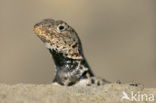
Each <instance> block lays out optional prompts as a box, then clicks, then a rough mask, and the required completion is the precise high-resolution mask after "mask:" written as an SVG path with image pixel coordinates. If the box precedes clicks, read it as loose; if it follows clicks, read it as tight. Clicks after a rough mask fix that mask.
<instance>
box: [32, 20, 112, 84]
mask: <svg viewBox="0 0 156 103" xmlns="http://www.w3.org/2000/svg"><path fill="white" fill-rule="evenodd" d="M34 33H35V34H36V35H37V36H38V37H39V38H40V39H41V40H42V41H43V43H45V45H46V47H47V48H48V49H49V51H50V53H51V54H52V57H53V59H54V62H55V65H56V75H55V79H54V81H53V82H54V83H57V84H60V85H65V86H71V85H85V86H90V85H96V86H99V85H104V84H105V83H109V82H108V81H106V80H104V79H98V78H96V77H94V74H93V72H92V71H91V69H90V67H89V65H88V63H87V61H86V59H85V57H84V55H83V51H82V46H81V41H80V39H79V37H78V35H77V33H76V31H75V30H74V29H73V28H72V27H71V26H69V25H68V24H67V23H66V22H64V21H62V20H54V19H45V20H43V21H41V22H39V23H37V24H35V25H34Z"/></svg>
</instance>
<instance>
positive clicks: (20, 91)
mask: <svg viewBox="0 0 156 103" xmlns="http://www.w3.org/2000/svg"><path fill="white" fill-rule="evenodd" d="M123 92H125V93H127V95H128V96H129V97H130V99H131V100H132V98H131V94H132V92H133V93H134V95H135V94H136V98H137V100H139V98H140V100H141V99H142V98H141V95H142V94H147V98H145V96H144V98H143V99H144V102H139V103H146V101H145V100H146V99H147V100H148V101H149V100H152V97H151V95H154V96H155V103H156V89H152V88H151V89H148V88H147V89H143V88H142V87H141V86H140V87H133V86H128V85H126V84H122V85H120V84H107V85H105V86H101V87H76V86H75V87H63V86H57V85H53V84H48V85H44V84H43V85H34V84H17V85H6V84H0V103H132V101H131V100H126V99H123V101H122V100H121V98H122V96H123ZM133 99H134V98H133ZM133 103H135V101H134V102H133ZM148 103H149V102H148ZM152 103H154V102H152Z"/></svg>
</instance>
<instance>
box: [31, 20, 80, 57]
mask: <svg viewBox="0 0 156 103" xmlns="http://www.w3.org/2000/svg"><path fill="white" fill-rule="evenodd" d="M34 33H35V34H36V35H37V36H38V37H39V38H40V39H41V40H42V41H43V42H44V43H45V45H46V47H47V48H48V49H51V50H55V51H56V52H58V53H62V54H63V55H64V56H66V57H68V58H72V59H82V55H81V52H82V49H81V42H80V40H79V37H78V35H77V33H76V32H75V30H74V29H73V28H72V27H71V26H69V25H68V24H67V23H66V22H64V21H62V20H54V19H44V20H43V21H41V22H39V23H37V24H35V25H34Z"/></svg>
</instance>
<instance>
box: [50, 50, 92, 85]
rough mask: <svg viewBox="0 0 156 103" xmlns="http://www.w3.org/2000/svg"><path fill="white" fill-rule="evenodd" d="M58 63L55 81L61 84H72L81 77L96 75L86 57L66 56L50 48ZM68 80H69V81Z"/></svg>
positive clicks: (56, 63)
mask: <svg viewBox="0 0 156 103" xmlns="http://www.w3.org/2000/svg"><path fill="white" fill-rule="evenodd" d="M49 51H50V53H51V55H52V57H53V59H54V63H55V65H56V75H55V79H54V82H57V83H59V84H61V85H72V84H75V83H76V82H77V81H79V80H80V79H85V78H89V77H92V76H94V74H93V72H92V71H91V69H90V67H89V65H88V63H87V61H86V59H85V58H84V57H83V59H72V58H68V57H65V56H64V55H63V54H62V53H58V52H56V51H55V50H51V49H49ZM67 81H68V82H67Z"/></svg>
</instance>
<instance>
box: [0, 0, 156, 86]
mask: <svg viewBox="0 0 156 103" xmlns="http://www.w3.org/2000/svg"><path fill="white" fill-rule="evenodd" d="M45 18H54V19H62V20H64V21H66V22H67V23H68V24H69V25H71V26H72V27H73V28H75V30H76V31H77V32H78V34H79V36H80V38H81V41H82V44H83V49H84V53H85V56H86V58H87V60H88V62H89V64H90V66H91V68H92V70H93V71H94V73H95V75H96V76H99V77H103V78H105V79H107V80H110V81H116V80H121V81H123V82H130V81H133V80H136V81H139V82H140V83H142V84H144V85H145V87H156V42H155V40H156V1H155V0H0V83H8V84H16V83H34V84H48V83H51V82H52V80H53V76H54V63H53V60H52V58H51V55H50V53H49V51H48V50H47V49H46V48H45V46H44V44H43V43H42V42H41V41H40V40H39V38H37V37H36V36H35V35H34V34H33V25H34V24H35V23H37V22H39V21H40V20H42V19H45Z"/></svg>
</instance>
